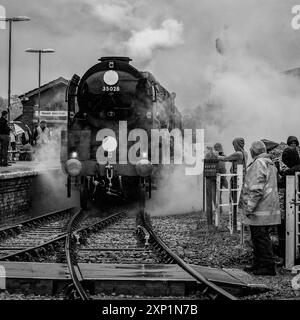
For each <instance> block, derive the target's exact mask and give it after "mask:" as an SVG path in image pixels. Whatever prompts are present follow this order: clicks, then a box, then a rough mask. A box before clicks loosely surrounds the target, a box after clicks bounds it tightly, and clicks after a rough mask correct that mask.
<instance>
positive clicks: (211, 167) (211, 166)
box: [203, 159, 219, 177]
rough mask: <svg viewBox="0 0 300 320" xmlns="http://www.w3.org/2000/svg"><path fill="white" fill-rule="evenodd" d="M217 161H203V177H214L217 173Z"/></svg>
mask: <svg viewBox="0 0 300 320" xmlns="http://www.w3.org/2000/svg"><path fill="white" fill-rule="evenodd" d="M218 163H219V160H218V159H204V171H203V175H204V177H216V176H217V173H218Z"/></svg>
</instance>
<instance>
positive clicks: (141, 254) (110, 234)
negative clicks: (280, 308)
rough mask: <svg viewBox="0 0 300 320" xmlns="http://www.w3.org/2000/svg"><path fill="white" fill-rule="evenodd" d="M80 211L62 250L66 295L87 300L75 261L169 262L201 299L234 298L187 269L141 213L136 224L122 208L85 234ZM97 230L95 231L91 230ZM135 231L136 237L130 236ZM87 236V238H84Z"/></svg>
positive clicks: (192, 270) (88, 297) (74, 219)
mask: <svg viewBox="0 0 300 320" xmlns="http://www.w3.org/2000/svg"><path fill="white" fill-rule="evenodd" d="M83 219H84V213H83V212H80V213H78V214H77V215H76V216H75V217H73V219H72V220H71V221H70V224H69V226H68V235H67V237H66V245H65V251H66V255H67V263H68V268H69V271H70V275H71V278H72V281H73V285H72V287H70V291H69V296H70V297H72V298H75V297H78V296H79V297H80V298H81V299H83V300H89V299H90V295H89V292H88V291H87V290H86V286H85V283H84V280H83V277H82V275H81V271H80V267H79V265H78V263H85V262H95V263H126V264H128V263H134V264H140V265H145V264H155V263H172V264H177V265H179V266H180V267H181V268H182V269H183V270H185V271H186V272H187V273H189V274H190V276H192V277H193V278H194V279H195V280H196V281H197V283H198V292H200V296H201V299H202V298H203V299H210V300H217V299H220V300H236V299H237V298H236V297H235V296H233V295H231V294H230V293H228V292H227V291H225V290H223V289H222V288H220V287H218V286H217V285H215V284H213V283H212V282H210V281H208V280H207V279H206V278H205V277H204V276H202V275H201V274H200V273H199V272H197V271H195V270H194V269H193V268H191V267H190V266H189V265H188V264H187V263H186V262H184V260H182V259H181V258H180V257H179V256H177V255H176V254H175V253H174V252H173V251H172V250H171V249H170V248H168V247H167V245H166V244H165V243H164V242H163V241H162V239H161V238H160V237H159V236H158V235H157V234H156V233H155V232H154V231H153V228H152V226H151V223H150V221H149V218H148V217H147V216H146V215H143V216H142V218H141V219H140V221H139V224H138V226H136V220H135V219H134V218H130V217H127V212H126V210H120V211H119V212H117V213H114V214H112V215H111V216H109V217H107V218H105V219H103V220H102V221H99V222H97V223H95V225H94V226H93V227H92V228H89V229H88V230H89V232H88V233H86V232H85V233H83V232H81V230H80V228H79V225H80V223H81V221H83ZM95 231H97V233H94V232H95ZM135 234H136V236H137V238H138V241H137V238H136V237H135V236H134V235H135ZM87 235H89V237H87Z"/></svg>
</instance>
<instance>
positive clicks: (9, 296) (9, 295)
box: [0, 291, 64, 300]
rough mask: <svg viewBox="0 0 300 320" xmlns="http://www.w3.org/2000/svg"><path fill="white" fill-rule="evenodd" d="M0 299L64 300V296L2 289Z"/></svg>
mask: <svg viewBox="0 0 300 320" xmlns="http://www.w3.org/2000/svg"><path fill="white" fill-rule="evenodd" d="M0 300H64V296H63V295H57V296H43V295H34V294H27V295H25V294H23V293H8V292H7V291H4V292H0Z"/></svg>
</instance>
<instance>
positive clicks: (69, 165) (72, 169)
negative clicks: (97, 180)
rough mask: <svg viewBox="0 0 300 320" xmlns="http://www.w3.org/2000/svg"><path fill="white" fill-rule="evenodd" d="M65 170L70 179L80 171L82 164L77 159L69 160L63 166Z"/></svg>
mask: <svg viewBox="0 0 300 320" xmlns="http://www.w3.org/2000/svg"><path fill="white" fill-rule="evenodd" d="M65 169H66V171H67V173H68V174H69V175H70V176H71V177H76V176H78V175H79V174H80V172H81V170H82V164H81V162H80V161H79V160H77V159H69V160H68V161H67V162H66V164H65Z"/></svg>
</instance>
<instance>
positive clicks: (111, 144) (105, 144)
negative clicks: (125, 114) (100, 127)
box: [102, 136, 118, 152]
mask: <svg viewBox="0 0 300 320" xmlns="http://www.w3.org/2000/svg"><path fill="white" fill-rule="evenodd" d="M117 146H118V142H117V140H116V138H114V137H112V136H107V137H105V138H104V139H103V141H102V148H103V149H104V150H105V151H107V152H113V151H115V150H116V149H117Z"/></svg>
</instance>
